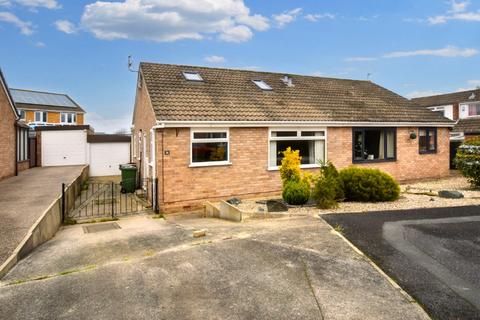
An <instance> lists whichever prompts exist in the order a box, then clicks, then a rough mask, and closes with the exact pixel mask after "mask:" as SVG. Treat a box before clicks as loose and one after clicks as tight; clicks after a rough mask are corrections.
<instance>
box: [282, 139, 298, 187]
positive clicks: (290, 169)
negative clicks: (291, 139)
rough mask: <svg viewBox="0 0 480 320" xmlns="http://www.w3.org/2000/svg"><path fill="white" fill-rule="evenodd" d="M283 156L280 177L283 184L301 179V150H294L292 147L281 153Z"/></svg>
mask: <svg viewBox="0 0 480 320" xmlns="http://www.w3.org/2000/svg"><path fill="white" fill-rule="evenodd" d="M281 153H282V154H283V159H282V165H281V166H280V177H281V179H282V182H283V184H284V185H285V183H286V182H287V181H291V180H297V181H299V180H300V179H301V171H300V163H301V160H302V157H300V151H299V150H292V149H291V148H290V147H288V148H287V150H285V151H282V152H281Z"/></svg>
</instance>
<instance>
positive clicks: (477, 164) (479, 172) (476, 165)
mask: <svg viewBox="0 0 480 320" xmlns="http://www.w3.org/2000/svg"><path fill="white" fill-rule="evenodd" d="M455 165H456V167H457V169H458V170H459V171H460V172H461V173H462V175H463V176H464V177H465V178H467V180H468V182H470V184H472V186H474V187H476V188H478V187H480V139H479V138H476V139H472V140H468V141H465V142H464V143H463V144H462V145H461V146H460V147H458V149H457V155H456V157H455Z"/></svg>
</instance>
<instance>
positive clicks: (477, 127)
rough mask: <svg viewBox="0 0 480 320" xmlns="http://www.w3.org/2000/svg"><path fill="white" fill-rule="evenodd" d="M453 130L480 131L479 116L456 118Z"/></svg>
mask: <svg viewBox="0 0 480 320" xmlns="http://www.w3.org/2000/svg"><path fill="white" fill-rule="evenodd" d="M452 131H453V132H464V133H467V134H468V133H480V117H472V118H466V119H460V120H458V122H457V124H456V125H455V127H454V128H453V130H452Z"/></svg>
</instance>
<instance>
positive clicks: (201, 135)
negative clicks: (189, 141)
mask: <svg viewBox="0 0 480 320" xmlns="http://www.w3.org/2000/svg"><path fill="white" fill-rule="evenodd" d="M193 138H194V139H226V138H227V133H226V132H194V133H193Z"/></svg>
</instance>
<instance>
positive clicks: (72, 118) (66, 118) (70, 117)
mask: <svg viewBox="0 0 480 320" xmlns="http://www.w3.org/2000/svg"><path fill="white" fill-rule="evenodd" d="M60 122H61V123H65V124H75V123H77V114H76V113H68V112H62V113H61V114H60Z"/></svg>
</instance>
